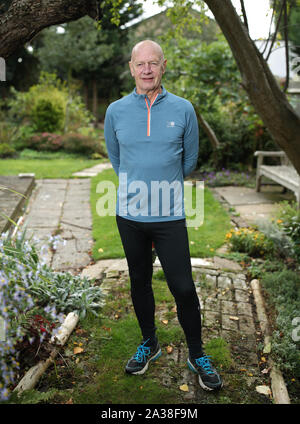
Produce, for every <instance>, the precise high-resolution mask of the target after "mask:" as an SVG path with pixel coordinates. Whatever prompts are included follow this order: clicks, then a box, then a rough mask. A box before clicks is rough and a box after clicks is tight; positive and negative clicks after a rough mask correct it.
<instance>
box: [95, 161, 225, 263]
mask: <svg viewBox="0 0 300 424" xmlns="http://www.w3.org/2000/svg"><path fill="white" fill-rule="evenodd" d="M103 181H110V182H112V183H113V184H114V186H115V187H116V188H117V187H118V177H117V176H116V174H115V173H114V171H113V170H112V169H109V170H105V171H103V172H102V173H101V174H99V175H97V176H96V177H93V178H92V183H91V208H92V216H93V237H94V240H95V243H94V247H93V258H94V259H95V260H98V259H105V258H119V257H120V258H121V257H124V251H123V247H122V244H121V239H120V236H119V233H118V229H117V225H116V221H115V216H99V215H98V213H97V202H98V201H99V200H100V199H101V196H102V195H101V194H99V193H97V185H98V184H99V183H101V182H103ZM230 228H231V226H230V218H229V216H228V214H227V213H226V212H225V210H224V209H223V208H222V206H221V205H220V203H219V202H218V201H216V200H215V199H214V197H213V195H212V193H211V192H210V191H209V190H208V189H205V191H204V223H203V225H202V226H200V227H188V234H189V241H190V253H191V256H192V257H210V256H213V255H214V254H215V251H216V249H217V248H219V247H221V246H222V245H223V243H224V240H225V235H226V233H227V232H228V231H229V229H230Z"/></svg>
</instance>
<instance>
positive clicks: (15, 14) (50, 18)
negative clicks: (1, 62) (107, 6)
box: [0, 0, 97, 59]
mask: <svg viewBox="0 0 300 424" xmlns="http://www.w3.org/2000/svg"><path fill="white" fill-rule="evenodd" d="M86 15H88V16H90V17H91V18H93V19H96V17H97V7H96V0H44V1H36V0H13V1H12V3H11V5H10V7H9V9H8V10H7V11H6V12H5V13H4V14H2V15H0V56H1V57H3V58H4V59H7V58H8V57H9V56H10V55H11V54H12V53H13V52H14V51H16V50H17V49H18V48H19V47H20V46H22V45H24V44H25V43H26V42H28V41H30V40H31V39H32V38H33V37H34V36H35V35H36V34H37V33H38V32H40V31H41V30H42V29H44V28H46V27H49V26H51V25H57V24H61V23H64V22H70V21H74V20H76V19H79V18H81V17H83V16H86Z"/></svg>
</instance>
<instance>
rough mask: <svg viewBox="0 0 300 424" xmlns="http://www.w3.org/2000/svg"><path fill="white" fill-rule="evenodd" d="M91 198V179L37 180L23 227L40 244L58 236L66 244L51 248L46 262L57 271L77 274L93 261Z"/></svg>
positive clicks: (28, 235)
mask: <svg viewBox="0 0 300 424" xmlns="http://www.w3.org/2000/svg"><path fill="white" fill-rule="evenodd" d="M89 198H90V179H78V180H76V179H71V180H62V179H53V180H38V181H37V186H36V189H35V191H34V193H33V195H32V198H31V200H30V204H29V205H28V208H27V211H26V215H25V217H24V218H25V223H24V225H25V226H26V227H27V237H28V238H29V237H32V236H34V237H36V238H38V239H40V243H39V244H40V245H42V244H45V241H46V240H48V239H49V237H50V236H53V235H57V234H59V235H60V238H61V239H62V240H64V242H65V245H62V244H58V245H57V246H55V249H53V248H52V249H50V248H49V249H48V253H47V258H46V263H47V264H48V265H50V266H51V267H52V268H53V269H54V270H55V271H71V272H73V271H75V272H76V271H77V270H78V269H81V268H82V267H85V266H87V265H88V264H89V263H90V261H91V258H90V251H91V248H92V244H93V238H92V215H91V210H90V203H89ZM52 247H53V246H52Z"/></svg>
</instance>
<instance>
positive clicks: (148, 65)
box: [144, 63, 152, 74]
mask: <svg viewBox="0 0 300 424" xmlns="http://www.w3.org/2000/svg"><path fill="white" fill-rule="evenodd" d="M144 72H146V73H147V74H149V73H150V72H152V68H151V63H145V64H144Z"/></svg>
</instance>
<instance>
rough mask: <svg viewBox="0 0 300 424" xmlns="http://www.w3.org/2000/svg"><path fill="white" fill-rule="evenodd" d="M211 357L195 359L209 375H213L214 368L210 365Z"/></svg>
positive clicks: (205, 356)
mask: <svg viewBox="0 0 300 424" xmlns="http://www.w3.org/2000/svg"><path fill="white" fill-rule="evenodd" d="M210 357H211V355H204V356H201V358H197V359H195V362H196V364H197V365H198V366H200V367H202V368H203V369H204V371H205V372H206V373H207V374H213V373H214V372H213V370H212V366H211V363H210V359H209V358H210Z"/></svg>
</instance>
